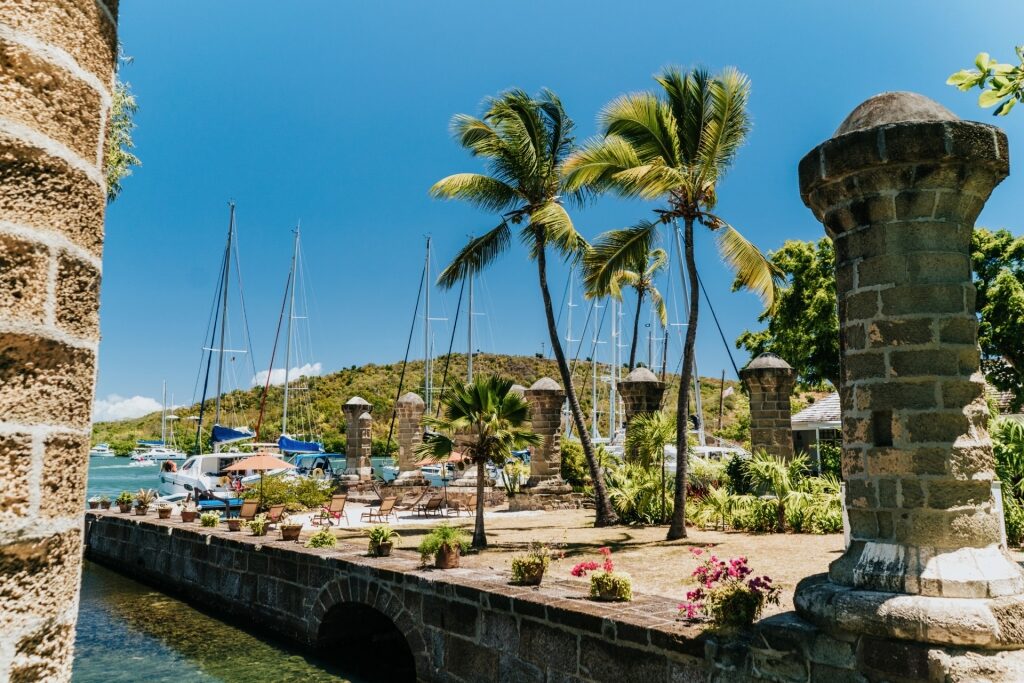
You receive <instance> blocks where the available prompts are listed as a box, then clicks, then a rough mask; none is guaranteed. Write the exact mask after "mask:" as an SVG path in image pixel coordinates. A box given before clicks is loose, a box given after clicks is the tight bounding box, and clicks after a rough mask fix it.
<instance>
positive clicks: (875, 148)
mask: <svg viewBox="0 0 1024 683" xmlns="http://www.w3.org/2000/svg"><path fill="white" fill-rule="evenodd" d="M821 156H822V159H823V160H824V164H823V165H824V170H825V172H824V174H823V175H824V178H825V179H826V180H835V179H839V178H842V177H843V176H847V175H850V174H852V173H856V172H858V171H860V170H861V169H863V168H865V167H870V166H874V165H876V164H880V163H882V162H883V161H884V160H885V158H884V157H883V155H882V151H881V148H880V146H879V144H878V131H877V130H859V131H854V132H852V133H848V134H846V135H841V136H839V137H835V138H832V139H831V140H828V141H826V142H824V143H823V144H822V145H821ZM801 187H804V186H803V185H801ZM804 189H805V191H806V188H804Z"/></svg>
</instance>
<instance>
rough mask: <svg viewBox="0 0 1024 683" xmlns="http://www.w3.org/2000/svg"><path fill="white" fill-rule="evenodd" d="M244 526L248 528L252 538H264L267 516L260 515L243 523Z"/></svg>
mask: <svg viewBox="0 0 1024 683" xmlns="http://www.w3.org/2000/svg"><path fill="white" fill-rule="evenodd" d="M243 524H245V526H247V527H249V531H251V532H252V535H253V536H265V535H266V534H267V525H268V524H269V522H268V521H267V516H266V515H265V514H263V513H260V514H258V515H256V516H255V517H253V518H252V519H250V520H249V521H248V522H243Z"/></svg>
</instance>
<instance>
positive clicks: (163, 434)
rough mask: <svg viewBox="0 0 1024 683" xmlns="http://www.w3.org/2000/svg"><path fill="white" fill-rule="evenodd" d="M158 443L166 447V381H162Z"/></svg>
mask: <svg viewBox="0 0 1024 683" xmlns="http://www.w3.org/2000/svg"><path fill="white" fill-rule="evenodd" d="M160 443H161V444H162V445H164V446H166V445H167V380H164V385H163V391H162V392H161V400H160Z"/></svg>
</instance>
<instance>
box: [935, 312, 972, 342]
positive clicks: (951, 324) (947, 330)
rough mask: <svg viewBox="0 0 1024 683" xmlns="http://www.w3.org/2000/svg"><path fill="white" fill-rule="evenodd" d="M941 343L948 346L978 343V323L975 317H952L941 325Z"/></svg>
mask: <svg viewBox="0 0 1024 683" xmlns="http://www.w3.org/2000/svg"><path fill="white" fill-rule="evenodd" d="M939 341H940V342H943V343H946V344H970V345H972V346H973V345H974V344H976V343H977V342H978V321H977V320H976V319H975V318H973V317H950V318H946V319H944V320H942V321H941V322H940V323H939Z"/></svg>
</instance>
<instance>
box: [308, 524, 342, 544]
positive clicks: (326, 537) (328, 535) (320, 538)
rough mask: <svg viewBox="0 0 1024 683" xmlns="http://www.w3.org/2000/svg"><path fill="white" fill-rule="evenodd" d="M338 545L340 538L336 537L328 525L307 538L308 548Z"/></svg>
mask: <svg viewBox="0 0 1024 683" xmlns="http://www.w3.org/2000/svg"><path fill="white" fill-rule="evenodd" d="M336 545H338V539H337V538H335V537H334V533H333V532H332V531H331V530H330V529H328V528H326V527H325V528H323V529H320V531H317V532H316V533H315V534H313V535H312V536H310V537H309V538H308V539H307V540H306V547H307V548H333V547H335V546H336Z"/></svg>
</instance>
